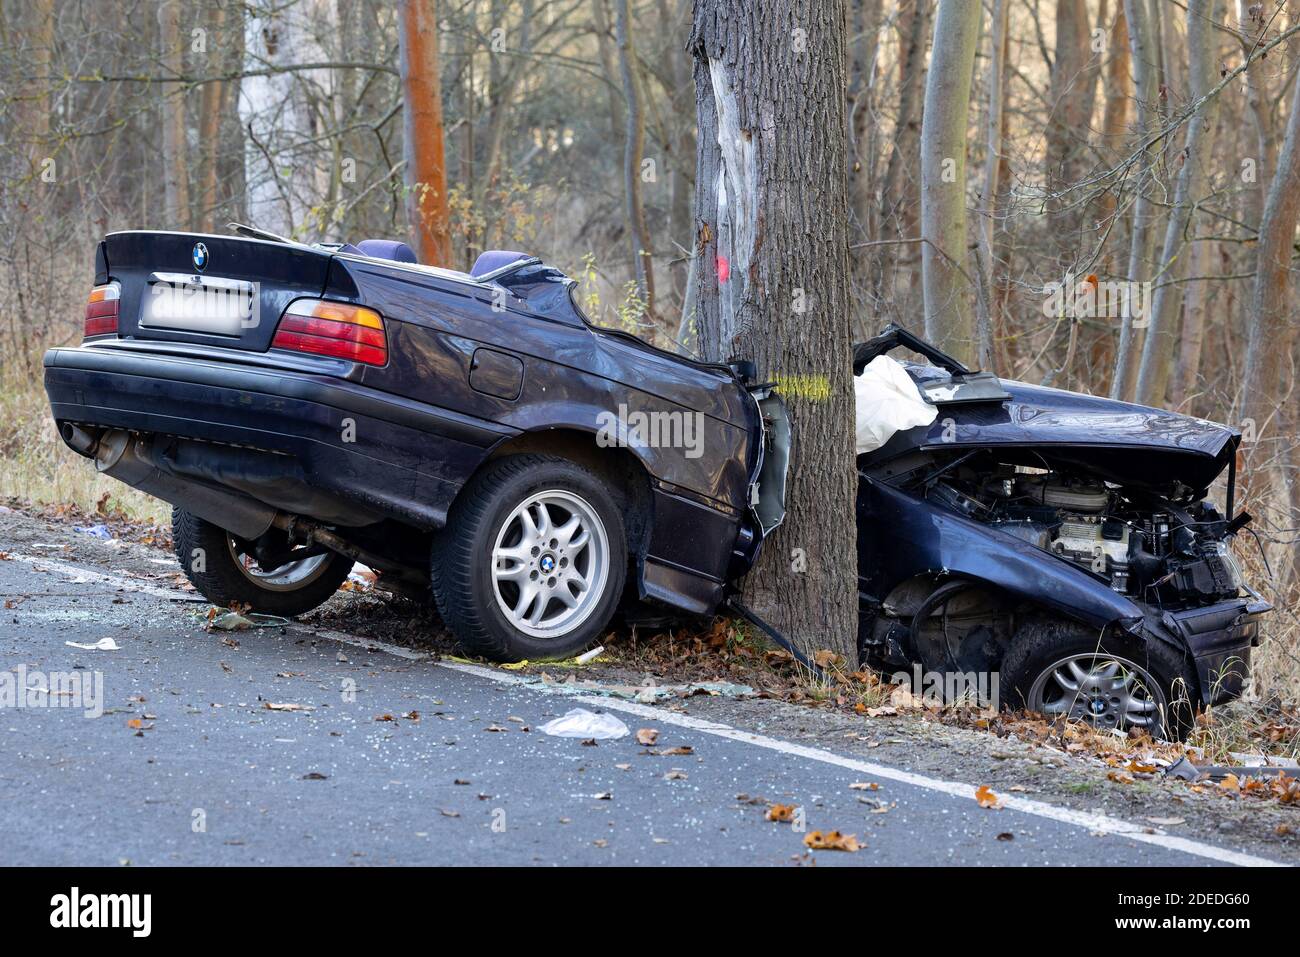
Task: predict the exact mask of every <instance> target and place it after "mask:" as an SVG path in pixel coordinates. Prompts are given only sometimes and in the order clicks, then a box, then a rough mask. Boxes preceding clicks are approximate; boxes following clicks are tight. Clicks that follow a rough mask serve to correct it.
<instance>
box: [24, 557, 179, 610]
mask: <svg viewBox="0 0 1300 957" xmlns="http://www.w3.org/2000/svg"><path fill="white" fill-rule="evenodd" d="M9 558H10V559H12V560H13V561H16V562H26V563H27V564H29V565H31V566H32V567H33V570H34V571H40V570H42V569H44V570H46V571H52V572H58V573H59V574H60V575H66V576H67V577H68V578H70V579H72V581H73V583H74V584H82V583H85V582H104V583H106V584H109V585H112V586H113V587H114V588H122V589H125V590H126V591H134V592H140V593H141V594H144V595H153V596H155V597H156V598H167V599H169V600H172V601H197V602H201V601H203V600H204V599H203V596H202V595H200V594H198V593H197V592H186V591H181V590H180V589H177V588H159V587H158V586H157V585H150V584H149V583H147V582H144V581H141V580H139V578H138V577H137V576H135V575H131V574H127V573H122V574H118V575H105V574H104V573H103V572H96V571H91V570H90V569H89V568H80V567H78V566H76V565H69V564H67V563H65V562H60V561H55V560H54V559H52V558H45V557H44V556H42V555H17V554H14V553H12V552H11V553H10V554H9Z"/></svg>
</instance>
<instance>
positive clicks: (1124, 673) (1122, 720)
mask: <svg viewBox="0 0 1300 957" xmlns="http://www.w3.org/2000/svg"><path fill="white" fill-rule="evenodd" d="M1027 703H1028V706H1029V708H1030V710H1032V711H1038V712H1040V713H1042V714H1046V715H1049V716H1053V717H1055V716H1058V715H1059V716H1064V717H1068V718H1070V719H1073V720H1080V721H1086V722H1088V723H1089V724H1092V725H1095V726H1097V727H1100V728H1114V729H1117V730H1121V731H1122V730H1126V729H1128V728H1133V727H1136V728H1148V729H1150V730H1151V731H1157V730H1158V729H1159V728H1160V726H1161V723H1162V721H1163V718H1164V713H1165V710H1166V707H1167V702H1166V701H1165V696H1164V693H1163V691H1161V689H1160V686H1159V684H1157V682H1156V681H1155V679H1154V678H1152V676H1151V673H1150V672H1149V671H1147V670H1146V669H1145V668H1143V667H1142V666H1141V665H1139V664H1137V663H1136V662H1133V661H1130V660H1129V659H1127V658H1123V657H1120V656H1117V655H1107V654H1102V653H1099V652H1085V653H1082V654H1076V655H1067V656H1066V657H1064V658H1061V659H1059V660H1057V661H1056V662H1054V663H1052V664H1051V665H1048V666H1047V667H1046V668H1044V669H1043V670H1042V672H1040V673H1039V675H1038V677H1037V678H1036V679H1034V683H1033V685H1032V686H1031V687H1030V689H1029V701H1028V702H1027Z"/></svg>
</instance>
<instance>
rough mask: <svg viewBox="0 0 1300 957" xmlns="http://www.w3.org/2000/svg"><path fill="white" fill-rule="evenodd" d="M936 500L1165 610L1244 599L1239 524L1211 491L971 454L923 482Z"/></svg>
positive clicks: (919, 485)
mask: <svg viewBox="0 0 1300 957" xmlns="http://www.w3.org/2000/svg"><path fill="white" fill-rule="evenodd" d="M914 491H916V492H918V493H919V494H921V495H922V496H923V497H924V498H926V499H927V500H929V501H931V502H933V503H935V504H937V505H941V506H943V507H944V508H947V509H949V510H951V511H953V512H956V513H958V514H960V515H964V516H965V517H967V518H970V519H973V520H975V521H978V522H982V523H984V524H986V525H988V526H990V527H991V528H994V529H997V530H998V531H1001V532H1005V533H1006V534H1008V535H1012V536H1015V537H1016V538H1019V539H1021V540H1023V541H1026V542H1029V543H1030V544H1032V545H1034V546H1036V547H1038V548H1041V549H1043V550H1044V551H1046V552H1050V553H1051V554H1053V555H1056V556H1057V557H1059V558H1061V559H1063V560H1065V561H1068V562H1071V563H1072V564H1074V565H1077V566H1079V567H1081V568H1083V569H1085V570H1087V571H1088V572H1090V573H1092V574H1094V575H1097V576H1098V577H1100V578H1102V579H1104V580H1106V581H1107V582H1108V583H1109V584H1110V587H1111V588H1112V589H1113V590H1114V591H1116V592H1118V593H1120V594H1123V595H1128V596H1130V597H1132V598H1135V599H1138V600H1140V601H1144V602H1147V603H1149V604H1152V605H1155V606H1158V607H1162V608H1188V607H1195V606H1200V605H1206V604H1210V603H1213V602H1216V601H1221V600H1224V599H1229V598H1236V597H1237V596H1238V593H1239V591H1240V588H1241V583H1242V576H1241V570H1240V567H1239V565H1238V563H1237V559H1236V558H1235V556H1234V555H1233V554H1232V551H1231V548H1230V542H1231V538H1232V533H1233V532H1235V531H1236V528H1235V527H1234V523H1231V522H1229V521H1228V520H1227V519H1226V518H1224V516H1223V515H1222V514H1221V513H1220V512H1219V510H1218V509H1217V508H1216V507H1215V505H1214V504H1213V503H1211V502H1210V501H1208V500H1207V499H1205V498H1199V499H1194V500H1193V499H1191V498H1190V492H1189V493H1188V497H1180V498H1174V499H1170V498H1165V497H1162V496H1159V495H1157V494H1155V493H1153V492H1150V491H1147V490H1135V489H1128V488H1123V487H1120V486H1117V485H1115V484H1114V483H1110V482H1105V481H1102V480H1099V479H1096V478H1092V477H1089V476H1086V475H1077V474H1068V473H1065V472H1061V471H1056V470H1052V469H1046V468H1035V467H1031V466H1025V465H1008V464H1004V463H999V462H990V461H988V457H987V456H979V455H976V456H966V457H963V458H961V459H959V460H956V461H954V462H950V463H948V464H947V465H945V466H941V467H940V468H939V469H938V470H937V471H934V472H931V473H930V474H929V475H928V476H926V477H925V478H923V479H922V480H920V481H918V482H916V483H914Z"/></svg>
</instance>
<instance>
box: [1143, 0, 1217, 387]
mask: <svg viewBox="0 0 1300 957" xmlns="http://www.w3.org/2000/svg"><path fill="white" fill-rule="evenodd" d="M1214 7H1215V3H1214V0H1188V3H1187V63H1188V69H1187V73H1188V76H1189V78H1190V83H1191V89H1190V90H1189V91H1188V95H1189V99H1190V100H1191V101H1192V102H1195V101H1196V100H1197V99H1199V98H1200V97H1202V96H1204V95H1205V94H1206V93H1208V92H1209V91H1210V89H1211V87H1213V86H1214V84H1215V82H1216V80H1217V79H1218V71H1217V68H1216V62H1215V57H1214V24H1215V23H1216V22H1217V21H1216V20H1215V18H1214ZM1218 102H1219V101H1218V99H1217V98H1213V99H1210V100H1209V101H1208V102H1206V103H1205V104H1204V105H1203V106H1202V107H1201V108H1200V109H1199V110H1198V111H1197V112H1196V113H1195V114H1194V115H1193V116H1192V118H1191V119H1190V120H1189V121H1188V123H1187V140H1186V142H1185V144H1184V146H1183V150H1182V153H1181V159H1182V168H1181V169H1180V170H1179V171H1178V182H1177V185H1176V186H1175V189H1174V202H1173V207H1172V208H1171V209H1170V211H1169V220H1168V222H1167V223H1166V226H1165V241H1164V246H1163V251H1162V253H1161V256H1160V262H1161V263H1162V264H1163V268H1164V274H1163V275H1162V276H1161V277H1160V282H1159V283H1158V284H1157V288H1156V290H1155V302H1154V303H1153V305H1152V308H1151V324H1150V326H1149V328H1148V329H1147V337H1146V342H1145V343H1144V345H1143V348H1142V364H1141V366H1140V367H1139V369H1138V380H1137V400H1138V401H1139V402H1141V403H1144V404H1146V405H1163V404H1164V401H1165V393H1166V391H1167V390H1168V386H1169V376H1170V372H1171V371H1172V369H1173V362H1174V356H1175V354H1176V352H1177V345H1178V328H1177V326H1178V307H1179V303H1180V300H1181V297H1182V292H1183V289H1182V285H1181V284H1180V283H1177V282H1175V281H1174V280H1177V279H1179V278H1181V277H1182V276H1183V275H1184V274H1185V272H1186V261H1187V259H1188V257H1187V256H1186V255H1185V254H1184V253H1183V251H1182V247H1183V246H1184V245H1185V243H1186V240H1187V231H1188V229H1189V228H1190V226H1191V221H1192V212H1193V210H1194V208H1195V205H1196V203H1197V202H1199V201H1200V198H1201V194H1202V193H1203V192H1204V190H1205V185H1206V182H1207V180H1208V169H1209V167H1210V164H1211V159H1212V157H1213V152H1214V144H1213V138H1214V117H1215V114H1216V113H1217V112H1218Z"/></svg>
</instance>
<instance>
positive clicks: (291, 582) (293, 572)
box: [226, 535, 330, 591]
mask: <svg viewBox="0 0 1300 957" xmlns="http://www.w3.org/2000/svg"><path fill="white" fill-rule="evenodd" d="M226 545H227V547H228V548H229V549H230V557H231V558H233V559H234V560H235V567H236V568H238V569H239V571H240V573H241V574H243V576H244V577H245V578H247V579H248V580H249V581H251V582H252V583H253V584H255V585H257V586H258V587H259V588H265V589H266V590H267V591H296V590H297V589H299V588H302V587H303V586H305V585H307V584H310V583H311V582H313V581H315V580H316V579H317V578H319V577H320V576H321V574H323V573H324V571H325V566H326V565H327V564H328V563H329V560H330V556H329V554H328V553H325V554H320V555H309V556H308V557H306V558H301V559H299V560H298V561H296V562H289V563H288V564H287V565H281V566H280V567H279V568H277V569H275V571H270V572H268V571H263V570H262V567H261V566H260V565H258V564H257V558H256V557H255V556H253V555H251V554H249V553H248V552H245V551H242V550H241V549H240V547H239V544H238V543H237V542H236V541H235V537H234V536H233V535H227V536H226Z"/></svg>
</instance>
